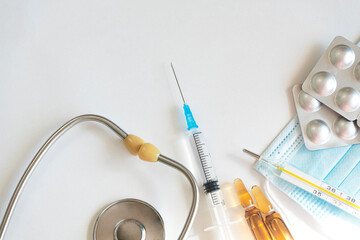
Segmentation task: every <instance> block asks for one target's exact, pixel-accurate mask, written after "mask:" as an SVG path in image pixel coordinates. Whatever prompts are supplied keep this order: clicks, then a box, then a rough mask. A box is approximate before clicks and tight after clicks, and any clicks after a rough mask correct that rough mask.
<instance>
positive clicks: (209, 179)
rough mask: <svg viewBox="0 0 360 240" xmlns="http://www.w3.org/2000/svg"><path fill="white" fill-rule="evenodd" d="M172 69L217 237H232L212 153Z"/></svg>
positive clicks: (172, 67)
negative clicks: (198, 162) (199, 166)
mask: <svg viewBox="0 0 360 240" xmlns="http://www.w3.org/2000/svg"><path fill="white" fill-rule="evenodd" d="M171 69H172V71H173V73H174V77H175V80H176V83H177V86H178V88H179V91H180V94H181V97H182V100H183V103H184V105H183V109H184V113H185V118H186V124H187V127H188V128H187V130H188V133H189V135H190V136H191V143H192V147H193V148H194V151H195V152H196V155H197V158H198V159H199V161H200V164H201V168H202V173H203V174H202V184H203V187H204V191H205V193H206V195H207V196H208V200H209V201H208V202H209V209H210V211H211V214H212V217H213V221H214V226H215V227H218V230H219V231H218V238H217V239H232V237H231V233H230V230H229V228H228V224H229V222H228V217H227V214H226V211H225V204H224V199H223V196H222V193H221V190H220V187H219V184H218V179H217V176H216V174H215V170H214V168H213V166H212V162H211V156H210V153H209V151H208V148H207V147H206V143H205V141H204V136H203V132H202V131H201V130H200V129H199V127H198V125H197V124H196V122H195V119H194V117H193V115H192V112H191V110H190V107H189V105H188V104H187V103H186V102H185V98H184V95H183V93H182V91H181V88H180V84H179V81H178V79H177V76H176V73H175V69H174V66H173V65H172V63H171ZM211 229H212V228H211Z"/></svg>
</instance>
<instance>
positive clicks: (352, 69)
mask: <svg viewBox="0 0 360 240" xmlns="http://www.w3.org/2000/svg"><path fill="white" fill-rule="evenodd" d="M302 89H303V90H304V92H306V93H308V94H310V95H311V96H313V97H314V98H316V99H317V100H319V101H320V102H321V103H323V104H325V105H326V106H328V107H329V108H330V109H332V110H334V111H335V112H337V113H339V114H340V115H341V116H343V117H345V118H346V119H348V120H351V121H353V120H356V119H357V118H358V117H359V116H360V47H359V46H357V45H355V44H354V43H352V42H350V41H349V40H347V39H345V38H343V37H336V38H335V39H334V40H333V41H332V42H331V44H330V45H329V47H328V48H327V49H326V51H325V53H324V54H323V55H322V56H321V58H320V59H319V61H318V62H317V63H316V65H315V67H314V68H313V69H312V70H311V72H310V74H309V75H308V77H307V78H306V80H305V82H304V83H303V85H302ZM359 123H360V121H358V124H359Z"/></svg>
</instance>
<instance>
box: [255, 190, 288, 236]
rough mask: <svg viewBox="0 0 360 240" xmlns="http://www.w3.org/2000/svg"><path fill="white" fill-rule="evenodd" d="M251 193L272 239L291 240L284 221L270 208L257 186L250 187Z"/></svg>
mask: <svg viewBox="0 0 360 240" xmlns="http://www.w3.org/2000/svg"><path fill="white" fill-rule="evenodd" d="M251 193H252V194H253V196H254V198H255V201H256V203H257V205H258V208H259V209H260V211H261V212H262V213H263V216H264V222H265V224H266V226H267V227H268V229H269V230H270V231H269V232H270V234H271V236H272V237H273V239H276V240H293V239H294V238H293V237H292V236H291V233H290V231H289V229H288V228H287V226H286V224H285V222H284V220H283V219H282V217H281V216H280V214H279V213H277V212H276V211H275V210H274V208H273V207H272V205H271V203H270V202H269V200H268V199H267V198H266V197H265V195H264V194H263V192H262V191H261V189H260V187H259V186H256V185H255V186H252V188H251Z"/></svg>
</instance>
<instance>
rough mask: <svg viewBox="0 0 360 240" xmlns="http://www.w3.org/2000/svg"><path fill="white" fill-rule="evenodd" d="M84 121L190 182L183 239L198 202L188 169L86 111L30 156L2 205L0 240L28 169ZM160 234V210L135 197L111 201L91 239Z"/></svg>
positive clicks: (149, 238)
mask: <svg viewBox="0 0 360 240" xmlns="http://www.w3.org/2000/svg"><path fill="white" fill-rule="evenodd" d="M86 121H95V122H99V123H102V124H104V125H106V126H107V127H109V128H110V129H112V130H113V131H114V132H115V133H116V134H117V135H118V136H119V137H120V138H121V139H122V140H123V141H124V143H125V146H126V148H127V149H128V150H129V152H130V153H131V154H133V155H135V156H136V155H138V156H139V158H140V159H142V160H144V161H149V162H161V163H163V164H165V165H167V166H170V167H173V168H175V169H176V170H178V171H180V172H181V173H182V174H184V175H185V177H186V178H187V180H188V181H189V183H190V185H191V188H192V194H193V199H192V203H191V207H190V211H189V214H188V217H187V219H186V221H185V224H184V227H183V229H182V231H181V233H180V235H179V238H178V239H184V238H185V236H186V235H187V233H188V231H189V229H190V227H191V225H192V223H193V221H194V218H195V215H196V212H197V208H198V203H199V189H198V186H197V184H196V180H195V178H194V176H193V175H192V173H191V172H190V171H189V170H188V169H187V168H186V167H184V166H183V165H181V164H180V163H178V162H176V161H174V160H172V159H170V158H168V157H166V156H164V155H162V154H160V151H159V150H158V149H157V148H156V147H155V146H154V145H152V144H151V143H144V141H143V140H142V139H141V138H139V137H137V136H135V135H128V134H127V133H126V132H125V131H124V130H122V129H121V128H120V127H118V126H117V125H116V124H115V123H113V122H112V121H110V120H109V119H107V118H104V117H102V116H98V115H92V114H87V115H81V116H78V117H75V118H73V119H71V120H70V121H68V122H67V123H65V124H64V125H63V126H62V127H60V128H59V129H58V130H57V131H56V132H55V133H53V134H52V135H51V137H50V138H49V139H48V140H47V141H46V142H45V143H44V145H43V146H42V147H41V148H40V150H39V151H38V152H37V154H36V155H35V157H34V158H33V159H32V161H31V162H30V164H29V166H28V167H27V169H26V170H25V172H24V174H23V176H22V177H21V179H20V181H19V183H18V185H17V187H16V189H15V191H14V193H13V195H12V197H11V199H10V202H9V204H8V207H7V209H6V212H5V215H4V217H3V220H2V222H1V225H0V240H4V236H5V231H6V228H7V227H8V225H9V220H10V218H11V215H12V213H13V211H14V209H15V206H16V203H17V201H18V199H19V196H20V193H21V192H22V190H23V188H24V186H25V183H26V182H27V181H28V180H29V178H30V176H31V174H32V172H33V171H34V170H35V168H36V166H37V165H38V163H39V162H40V160H41V159H42V157H43V156H44V155H45V153H46V152H47V150H49V148H50V147H51V146H52V145H53V144H54V143H55V142H56V140H58V139H59V138H60V137H61V136H62V135H63V134H64V133H65V132H66V131H67V130H69V129H70V128H72V127H73V126H75V125H77V124H78V123H81V122H86ZM164 238H165V233H164V224H163V221H162V218H161V216H160V214H159V213H158V212H157V211H156V210H155V209H154V208H153V207H152V206H151V205H149V204H148V203H146V202H143V201H141V200H137V199H124V200H120V201H117V202H115V203H111V204H110V205H109V206H107V207H106V208H105V209H104V210H103V211H102V212H101V213H100V214H99V216H98V218H97V220H96V223H95V226H94V230H93V239H94V240H110V239H115V240H122V239H134V240H135V239H136V240H145V239H146V240H152V239H164Z"/></svg>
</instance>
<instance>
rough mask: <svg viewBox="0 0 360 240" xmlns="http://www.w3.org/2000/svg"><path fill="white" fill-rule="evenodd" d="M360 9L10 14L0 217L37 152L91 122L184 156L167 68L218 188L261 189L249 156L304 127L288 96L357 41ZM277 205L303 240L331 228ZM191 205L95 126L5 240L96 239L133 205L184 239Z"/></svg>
mask: <svg viewBox="0 0 360 240" xmlns="http://www.w3.org/2000/svg"><path fill="white" fill-rule="evenodd" d="M359 9H360V2H359V1H355V0H354V1H348V2H346V4H345V3H342V2H341V1H332V2H329V1H301V2H291V3H290V2H289V1H228V0H225V1H213V0H210V1H209V0H206V1H199V0H195V1H194V0H191V1H187V0H186V1H166V0H154V1H138V0H132V1H121V0H117V1H115V0H105V1H96V0H88V1H84V0H71V1H70V0H65V1H55V0H50V1H39V0H33V1H20V0H18V1H10V0H2V1H0V80H1V81H0V83H1V87H0V108H1V114H0V119H1V124H0V132H1V137H0V146H1V151H0V216H2V215H3V213H4V211H5V207H6V205H7V203H8V201H9V199H10V196H11V194H12V191H13V190H14V188H15V186H16V184H17V181H18V180H19V178H20V176H21V174H22V173H23V171H24V170H25V168H26V166H27V164H28V163H29V162H30V161H31V159H32V157H33V155H34V154H35V153H36V151H37V150H38V148H39V147H40V146H41V145H42V143H43V142H44V141H45V140H46V138H47V137H49V136H50V135H51V133H52V132H53V131H55V130H56V129H57V128H58V127H59V126H61V125H62V124H63V123H64V122H66V121H67V120H69V119H70V118H72V117H74V116H77V115H80V114H84V113H95V114H100V115H103V116H106V117H108V118H109V119H111V120H112V121H114V122H115V123H117V124H119V126H120V127H122V128H123V129H124V130H125V131H127V132H128V133H134V134H137V135H139V136H141V137H142V138H144V139H145V140H147V141H150V142H152V143H154V144H155V145H156V146H158V147H159V148H160V149H161V151H162V152H163V153H164V154H165V155H168V156H171V157H174V158H178V157H179V156H181V155H182V154H180V153H181V152H183V151H184V149H185V148H184V144H183V143H184V142H185V140H184V138H183V136H182V133H183V132H184V129H185V125H184V119H183V116H182V109H181V104H182V102H181V98H180V96H179V94H178V92H177V89H176V88H175V87H176V86H175V85H174V79H173V76H172V75H171V71H170V66H169V62H170V61H173V63H174V65H175V68H176V71H177V74H178V77H179V80H180V83H181V85H182V88H183V91H184V94H185V98H186V99H187V101H188V103H189V104H190V106H191V107H192V110H193V112H194V114H195V118H196V119H197V122H198V124H199V125H200V126H201V127H202V129H203V130H204V132H205V133H206V136H207V140H208V146H209V148H210V150H211V153H212V156H213V165H214V167H215V168H216V171H217V175H218V178H219V180H220V182H222V183H223V182H232V181H233V180H234V179H235V178H237V177H240V178H242V179H243V180H244V182H245V184H246V185H247V187H249V188H250V187H251V186H252V185H254V184H260V185H262V184H263V183H264V178H263V177H262V176H261V175H260V174H258V173H257V172H255V171H254V170H253V169H252V164H253V161H254V160H253V159H252V158H250V157H249V156H246V155H245V154H244V153H242V151H241V149H242V148H243V147H246V148H249V149H251V150H253V151H255V152H258V153H261V152H262V151H263V150H264V149H265V148H266V146H267V145H268V144H269V143H270V142H271V140H272V139H273V138H274V137H275V136H276V135H277V134H278V133H279V131H280V130H281V129H282V128H283V127H284V126H285V124H286V123H287V122H288V121H289V120H290V119H291V118H292V116H294V114H295V108H294V106H293V101H292V96H291V91H290V90H291V87H292V86H293V85H294V84H295V83H300V82H302V81H303V80H304V79H305V77H306V76H307V74H308V73H309V72H310V70H311V68H312V66H313V65H314V64H315V62H316V61H317V59H318V58H319V57H320V56H321V54H322V52H323V51H324V50H325V49H326V47H327V45H328V44H329V43H330V42H331V40H332V39H333V38H334V37H335V36H337V35H342V36H344V37H346V38H347V39H349V40H351V41H356V40H358V37H359V36H360V14H359ZM178 160H179V161H180V162H182V163H184V164H185V165H187V166H189V167H191V166H190V164H189V162H190V161H189V160H188V159H178ZM275 192H276V195H277V197H278V198H279V199H281V201H282V202H281V203H280V205H281V206H282V207H283V208H285V209H288V210H287V212H288V214H287V217H288V219H289V222H290V226H291V227H292V228H291V229H292V232H293V234H294V235H295V236H297V237H298V238H297V239H321V237H320V236H318V235H316V234H317V233H319V234H323V231H320V225H317V223H316V222H315V221H314V220H313V219H311V218H310V216H309V214H308V213H306V212H304V211H303V210H302V209H301V208H300V207H299V206H298V205H297V204H296V203H294V202H293V201H291V200H290V199H288V198H287V197H286V196H285V195H284V194H282V193H280V192H278V191H275ZM189 194H190V189H189V187H188V184H187V182H186V181H185V180H183V178H182V176H180V175H179V174H178V173H176V172H175V171H174V170H172V169H169V168H167V167H165V166H161V165H160V164H153V165H152V164H149V163H143V162H141V161H139V160H137V159H135V158H133V157H131V156H130V155H129V154H128V153H127V152H126V150H125V148H124V146H123V144H122V143H121V142H120V141H119V140H118V139H117V138H116V136H114V135H113V134H112V133H111V132H110V131H108V130H107V129H105V130H104V127H102V126H98V125H97V124H90V123H89V124H88V123H86V124H83V125H81V126H78V127H76V128H74V129H73V130H71V131H70V132H68V133H67V134H66V135H64V137H63V138H62V139H61V140H60V141H59V142H58V143H57V144H56V145H55V146H54V147H53V148H52V149H51V150H50V151H49V152H48V154H47V155H46V157H45V159H44V161H42V162H41V164H40V165H39V166H38V168H37V169H36V171H35V172H34V174H33V176H32V179H31V180H30V182H29V183H28V184H27V185H26V188H25V191H24V192H23V194H22V196H21V198H20V201H19V202H18V205H17V208H16V210H15V213H14V215H13V217H12V220H11V223H10V225H9V228H8V231H7V234H6V237H5V239H7V240H8V239H11V240H17V239H91V232H92V226H93V224H94V221H95V218H96V216H97V214H98V213H99V212H100V210H101V209H102V208H104V207H105V206H106V205H107V204H109V203H111V202H113V201H116V200H118V199H122V198H128V197H132V198H139V199H142V200H144V201H146V202H148V203H150V204H152V205H153V206H154V207H155V208H156V209H158V210H159V212H160V214H161V215H162V217H163V218H164V221H165V224H166V234H167V239H175V238H176V237H177V235H178V233H179V231H180V230H181V228H182V225H183V222H184V220H185V218H186V215H187V211H188V208H189V204H190V195H189ZM202 220H203V219H201V218H199V219H197V220H196V223H195V229H196V231H200V230H201V226H202V225H203V223H202ZM199 229H200V230H199ZM196 231H195V232H196ZM348 234H349V236H351V235H353V234H355V233H348ZM328 238H329V236H324V235H323V239H328Z"/></svg>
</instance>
